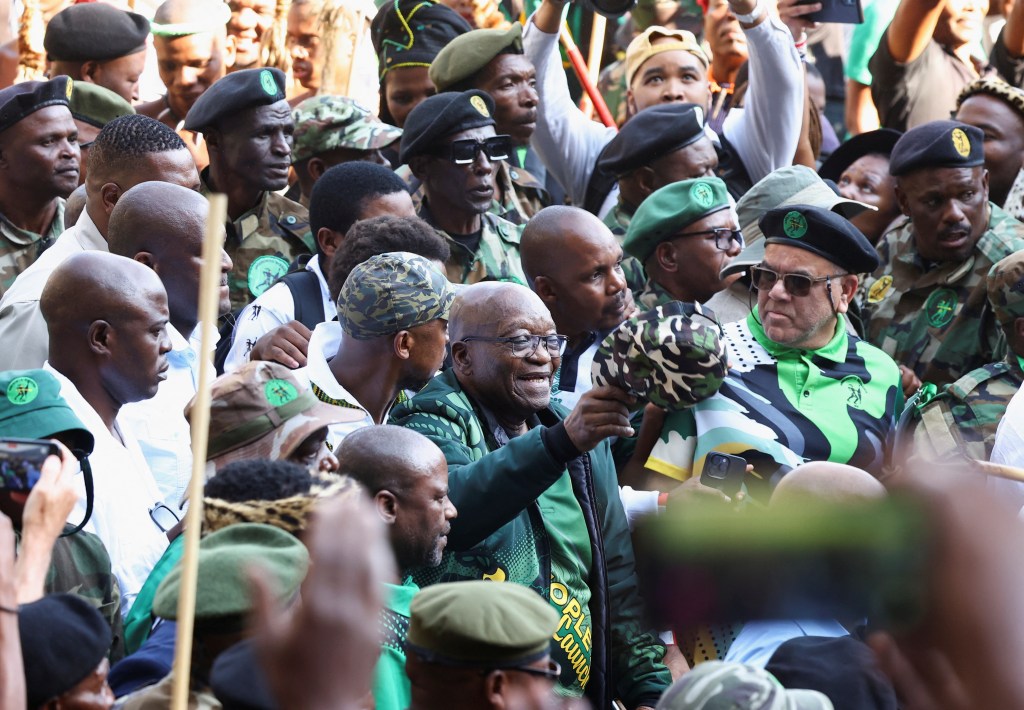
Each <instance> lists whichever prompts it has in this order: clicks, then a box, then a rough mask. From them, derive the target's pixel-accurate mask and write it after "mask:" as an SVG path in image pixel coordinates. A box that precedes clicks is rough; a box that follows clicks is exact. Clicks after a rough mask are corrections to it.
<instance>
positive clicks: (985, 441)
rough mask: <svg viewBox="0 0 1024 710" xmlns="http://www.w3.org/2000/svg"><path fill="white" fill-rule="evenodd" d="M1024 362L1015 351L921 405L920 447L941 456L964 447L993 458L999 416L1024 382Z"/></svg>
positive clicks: (917, 430) (915, 434) (918, 449)
mask: <svg viewBox="0 0 1024 710" xmlns="http://www.w3.org/2000/svg"><path fill="white" fill-rule="evenodd" d="M1022 365H1024V359H1022V358H1020V357H1018V356H1017V355H1015V354H1014V353H1012V352H1011V353H1008V354H1007V356H1006V358H1005V359H1003V360H1001V361H1000V362H993V363H990V364H988V365H984V366H983V367H979V368H978V369H976V370H971V371H970V372H968V373H967V374H966V375H964V376H963V377H961V378H960V379H959V380H957V381H956V382H954V383H953V384H951V385H947V386H946V387H945V388H944V389H943V392H942V393H941V394H940V395H939V396H937V397H935V398H933V399H932V400H931V401H929V402H928V403H927V404H925V405H924V406H923V407H921V409H920V416H919V418H918V420H917V422H916V426H915V427H914V429H913V437H914V439H913V441H914V451H915V452H922V453H926V455H927V454H928V453H930V454H934V455H936V456H941V455H943V454H944V453H946V452H948V451H951V450H956V449H959V450H961V451H962V452H963V453H966V454H967V455H968V456H970V457H971V458H974V459H979V460H981V461H988V460H989V456H990V455H991V453H992V445H993V444H994V443H995V438H996V429H997V427H998V426H999V421H1000V420H1001V419H1002V418H1003V413H1004V412H1005V411H1006V406H1007V405H1008V404H1009V403H1010V399H1011V398H1012V397H1013V395H1015V394H1016V393H1017V391H1018V390H1019V389H1020V386H1021V384H1022V383H1024V370H1022V369H1021V368H1022Z"/></svg>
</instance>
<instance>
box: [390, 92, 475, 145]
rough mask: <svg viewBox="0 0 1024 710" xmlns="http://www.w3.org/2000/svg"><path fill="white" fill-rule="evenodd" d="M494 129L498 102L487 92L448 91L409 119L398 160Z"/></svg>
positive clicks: (422, 105) (429, 100)
mask: <svg viewBox="0 0 1024 710" xmlns="http://www.w3.org/2000/svg"><path fill="white" fill-rule="evenodd" d="M493 125H494V99H492V98H491V95H490V94H488V93H487V92H486V91H479V90H477V89H470V90H469V91H463V92H462V93H458V92H455V91H445V92H443V93H440V94H434V95H433V96H430V97H427V98H426V99H424V100H423V101H421V102H420V103H419V104H418V105H417V106H416V108H414V109H413V110H412V111H410V112H409V115H408V116H407V117H406V119H405V127H404V128H403V131H404V132H403V133H402V143H401V148H400V150H399V155H398V159H399V160H400V161H402V162H403V163H406V164H408V162H409V161H410V160H411V159H412V158H414V157H415V156H417V155H422V154H424V153H430V152H431V151H432V150H434V149H436V148H437V147H438V145H439V144H440V142H441V141H442V140H444V139H445V138H447V137H448V136H450V135H453V134H455V133H459V132H461V131H468V130H469V129H470V128H480V127H481V126H493Z"/></svg>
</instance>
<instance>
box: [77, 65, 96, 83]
mask: <svg viewBox="0 0 1024 710" xmlns="http://www.w3.org/2000/svg"><path fill="white" fill-rule="evenodd" d="M99 68H100V63H99V62H97V61H95V60H93V59H90V60H88V61H85V62H82V68H81V69H79V72H80V73H81V76H82V81H86V82H89V83H90V84H95V83H96V74H97V73H98V71H99Z"/></svg>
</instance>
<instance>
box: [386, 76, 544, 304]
mask: <svg viewBox="0 0 1024 710" xmlns="http://www.w3.org/2000/svg"><path fill="white" fill-rule="evenodd" d="M493 115H494V101H493V99H491V97H490V96H489V95H488V94H486V93H484V92H483V91H477V90H475V89H474V90H472V91H465V92H463V93H454V92H445V93H441V94H435V95H434V96H431V97H430V98H428V99H426V100H425V101H423V102H422V103H421V104H420V105H419V106H417V107H416V108H414V109H413V110H412V112H411V113H410V114H409V118H408V119H407V120H406V122H405V129H404V130H405V132H404V133H403V134H402V144H401V152H400V154H399V159H400V160H401V161H402V162H403V163H407V164H408V165H409V167H410V169H411V170H412V173H413V175H415V176H416V177H417V178H418V179H419V180H420V181H421V182H422V183H423V191H424V197H423V201H422V203H421V205H420V211H419V216H420V217H421V218H422V219H424V220H426V221H427V222H428V223H429V224H430V225H431V226H432V227H433V228H434V229H436V230H437V231H438V232H439V233H440V234H441V235H442V236H443V237H444V238H445V239H446V240H447V241H448V245H449V246H450V247H451V251H452V254H451V258H450V259H449V260H448V280H449V281H451V282H452V283H476V282H477V281H515V282H516V283H519V284H523V285H524V286H525V285H526V275H525V274H524V273H523V267H522V264H521V263H520V257H519V235H520V234H521V233H522V229H523V228H522V227H521V226H518V225H515V224H513V223H512V222H509V221H508V220H505V219H502V218H501V217H498V216H497V215H495V214H493V213H492V212H490V211H489V210H490V209H491V206H492V204H493V202H494V195H495V190H494V173H495V170H496V169H497V165H498V162H499V161H503V160H507V159H508V156H509V153H511V151H512V149H513V147H512V141H511V138H510V137H509V136H507V135H501V136H499V135H495V133H494V118H493Z"/></svg>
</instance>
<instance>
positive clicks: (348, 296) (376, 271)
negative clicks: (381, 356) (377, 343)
mask: <svg viewBox="0 0 1024 710" xmlns="http://www.w3.org/2000/svg"><path fill="white" fill-rule="evenodd" d="M454 299H455V291H454V290H453V289H452V287H451V284H450V283H448V279H446V278H445V276H444V274H442V273H441V272H440V271H438V270H437V268H435V267H434V265H433V264H431V263H430V262H429V261H427V260H426V259H424V258H423V257H422V256H417V255H416V254H410V253H409V252H405V251H395V252H388V253H387V254H378V255H377V256H373V257H370V258H369V259H367V260H366V261H364V262H363V263H362V264H359V265H358V266H356V268H354V269H352V272H351V273H350V274H349V275H348V278H347V279H345V283H344V284H343V285H342V287H341V293H340V294H338V320H339V321H340V322H341V327H342V329H343V330H344V331H345V334H346V335H350V336H352V337H353V338H356V339H358V340H369V339H370V338H377V337H380V336H382V335H393V334H394V333H397V332H398V331H400V330H407V329H409V328H414V327H416V326H418V325H423V324H424V323H429V322H430V321H432V320H437V319H438V318H444V319H445V320H447V319H448V313H449V311H451V307H452V301H453V300H454Z"/></svg>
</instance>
